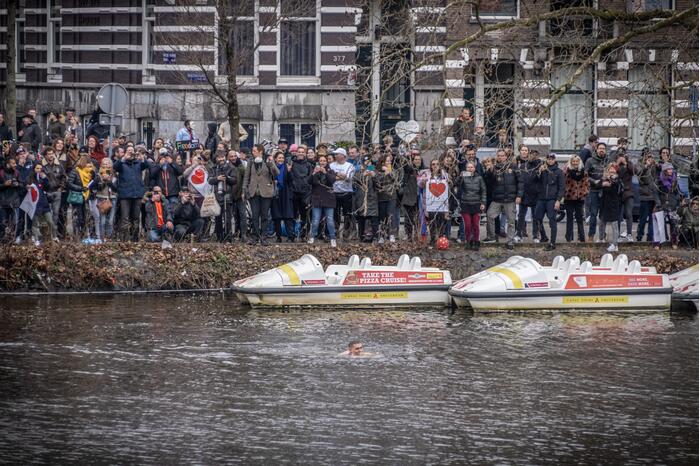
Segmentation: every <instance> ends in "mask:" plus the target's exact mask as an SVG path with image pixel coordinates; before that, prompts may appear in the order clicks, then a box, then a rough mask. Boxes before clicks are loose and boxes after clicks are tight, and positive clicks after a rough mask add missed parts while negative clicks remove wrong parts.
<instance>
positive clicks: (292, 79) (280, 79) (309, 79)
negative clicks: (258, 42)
mask: <svg viewBox="0 0 700 466" xmlns="http://www.w3.org/2000/svg"><path fill="white" fill-rule="evenodd" d="M315 3H316V8H315V9H316V17H315V19H313V20H312V19H311V17H310V16H307V17H299V18H295V17H283V16H282V9H281V5H280V4H281V2H277V7H276V8H277V31H276V32H277V84H278V85H282V86H284V85H301V84H303V85H307V86H308V85H311V86H319V85H320V84H321V7H320V5H319V0H315ZM283 21H304V22H311V21H314V23H315V25H316V30H315V32H316V72H315V74H314V75H313V76H287V75H282V74H280V70H281V69H282V22H283ZM285 123H287V122H285ZM289 123H292V122H289Z"/></svg>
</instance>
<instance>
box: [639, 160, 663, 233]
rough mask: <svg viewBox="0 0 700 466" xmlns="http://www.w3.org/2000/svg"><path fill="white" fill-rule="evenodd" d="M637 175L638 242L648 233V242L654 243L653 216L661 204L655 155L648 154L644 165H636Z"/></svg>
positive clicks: (643, 161) (643, 162)
mask: <svg viewBox="0 0 700 466" xmlns="http://www.w3.org/2000/svg"><path fill="white" fill-rule="evenodd" d="M635 174H636V175H637V179H638V180H639V223H638V224H637V241H641V240H642V238H643V237H644V230H645V229H646V232H647V241H649V242H653V241H654V228H653V220H652V215H653V214H654V207H655V206H657V205H658V204H659V188H658V186H657V178H658V175H657V167H656V161H655V160H654V155H653V154H651V153H650V152H649V153H646V154H645V155H644V157H643V158H642V163H639V164H637V165H635Z"/></svg>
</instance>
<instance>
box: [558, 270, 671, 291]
mask: <svg viewBox="0 0 700 466" xmlns="http://www.w3.org/2000/svg"><path fill="white" fill-rule="evenodd" d="M660 286H663V278H662V277H661V276H660V275H610V274H606V275H602V274H601V275H571V276H570V277H569V280H568V281H567V282H566V287H565V288H566V289H567V290H584V289H596V288H655V287H660Z"/></svg>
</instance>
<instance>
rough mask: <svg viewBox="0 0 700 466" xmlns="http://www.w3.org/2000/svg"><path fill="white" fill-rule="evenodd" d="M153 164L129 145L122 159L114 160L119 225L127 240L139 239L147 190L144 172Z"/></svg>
mask: <svg viewBox="0 0 700 466" xmlns="http://www.w3.org/2000/svg"><path fill="white" fill-rule="evenodd" d="M151 166H152V163H151V161H150V160H146V158H145V156H144V154H142V153H141V154H139V155H138V156H136V155H135V154H134V149H133V147H127V148H126V152H125V153H124V156H123V157H122V159H121V160H116V161H115V162H114V165H113V167H114V171H115V172H116V173H117V194H118V195H119V217H120V219H119V220H120V221H119V226H120V230H121V232H122V236H123V238H124V239H125V240H128V239H129V238H131V241H134V242H136V241H138V239H139V220H140V215H141V201H142V199H143V195H144V193H145V192H146V188H145V186H144V184H143V176H142V174H143V172H144V171H146V170H148V169H149V168H150V167H151Z"/></svg>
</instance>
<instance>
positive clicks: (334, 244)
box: [331, 239, 338, 248]
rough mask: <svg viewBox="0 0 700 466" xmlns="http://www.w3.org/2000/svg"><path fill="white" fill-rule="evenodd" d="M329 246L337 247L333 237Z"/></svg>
mask: <svg viewBox="0 0 700 466" xmlns="http://www.w3.org/2000/svg"><path fill="white" fill-rule="evenodd" d="M331 247H332V248H337V247H338V243H336V241H335V240H334V239H332V240H331Z"/></svg>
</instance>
